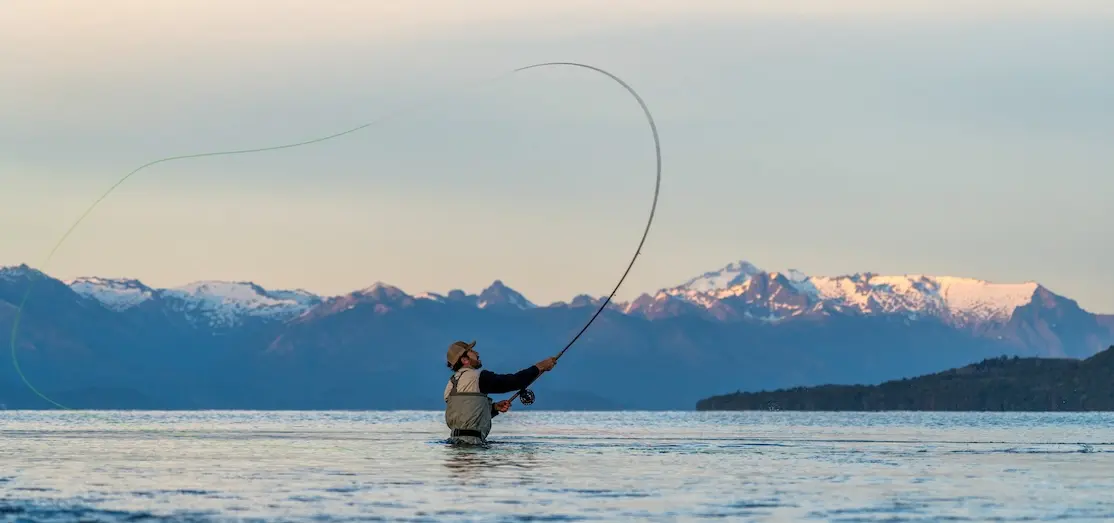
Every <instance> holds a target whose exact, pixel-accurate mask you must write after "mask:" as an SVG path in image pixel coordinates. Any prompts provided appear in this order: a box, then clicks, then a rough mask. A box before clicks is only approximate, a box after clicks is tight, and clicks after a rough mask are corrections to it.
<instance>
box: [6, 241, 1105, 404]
mask: <svg viewBox="0 0 1114 523" xmlns="http://www.w3.org/2000/svg"><path fill="white" fill-rule="evenodd" d="M28 284H33V285H34V287H33V289H34V290H33V295H32V298H31V299H30V300H29V301H28V302H27V309H26V310H25V311H24V313H25V314H24V315H23V316H22V321H21V323H20V328H19V331H18V335H17V336H15V337H14V339H15V345H16V350H15V351H12V353H13V354H18V356H19V365H20V369H21V370H22V371H23V372H24V373H25V374H26V375H28V376H30V377H31V378H30V379H31V380H32V382H33V383H35V386H36V388H38V389H41V390H43V391H47V393H48V394H50V395H52V396H53V395H54V394H55V393H58V394H63V395H64V397H62V398H57V399H61V400H62V403H64V404H67V403H73V404H75V405H78V406H80V407H89V408H94V407H97V406H100V407H106V408H167V407H168V406H172V407H174V408H266V409H269V408H297V409H315V408H437V407H438V406H439V405H440V404H442V403H443V400H442V398H441V392H442V388H443V386H444V382H443V381H442V379H443V377H444V376H443V375H442V374H441V372H443V371H444V365H443V362H442V361H441V360H440V359H441V358H442V357H443V355H444V349H445V346H446V344H447V343H450V342H451V341H452V340H455V339H476V340H479V341H480V343H481V344H482V346H483V349H482V350H483V353H484V356H485V360H488V361H490V362H491V364H490V365H491V367H493V368H497V369H500V371H513V370H515V368H516V366H517V365H527V364H529V362H532V361H537V360H538V359H541V358H542V357H545V356H549V355H551V354H553V352H555V351H556V350H559V349H560V348H561V347H562V346H563V344H564V343H566V341H567V340H569V339H570V337H571V336H573V335H574V334H576V333H577V332H579V330H580V329H581V328H582V326H583V325H584V322H585V321H586V320H587V319H588V318H589V317H591V315H592V314H593V311H592V309H593V308H595V307H598V306H599V304H600V303H602V297H592V296H576V297H573V298H572V299H571V300H570V301H569V302H557V303H551V304H549V305H544V306H539V305H535V304H534V303H532V302H531V301H529V300H528V299H526V298H525V297H524V296H523V295H522V294H521V293H519V292H517V291H514V290H513V289H511V288H510V286H508V285H505V284H504V283H503V282H502V281H498V280H496V281H495V282H493V283H492V284H491V285H489V286H488V287H487V288H485V289H483V290H481V291H480V292H478V293H475V294H473V293H468V292H464V291H462V290H459V289H455V290H451V291H449V292H448V293H444V294H440V293H431V292H426V293H418V294H415V295H410V294H408V293H407V292H405V291H404V290H402V289H400V288H398V287H396V286H393V285H389V284H387V283H383V282H377V283H375V284H373V285H371V286H369V287H366V288H363V289H359V290H356V291H353V292H350V293H347V294H344V295H340V296H331V297H326V296H318V295H314V294H312V293H309V292H306V291H301V290H279V291H275V290H269V289H264V288H262V287H261V286H259V285H256V284H253V283H250V282H221V281H203V282H196V283H191V284H188V285H183V286H180V287H173V288H169V289H159V288H154V287H152V286H150V285H147V284H144V283H142V282H140V281H137V280H131V279H109V278H97V277H86V278H78V279H75V280H72V281H68V282H63V281H60V280H57V279H54V278H52V277H50V276H48V275H45V274H43V273H41V272H39V271H36V270H33V269H30V268H28V267H26V266H21V267H14V268H6V269H0V331H4V332H13V330H12V329H13V326H14V325H15V323H14V322H15V319H16V317H17V315H16V311H17V306H18V304H19V303H20V301H21V299H22V298H23V296H25V295H26V291H27V289H28ZM599 320H600V321H597V322H595V323H594V324H593V326H592V328H591V329H590V330H588V331H587V332H586V333H584V336H582V337H580V338H579V341H578V342H577V346H576V347H575V348H574V349H573V352H572V353H571V354H573V356H571V357H572V358H573V359H572V360H570V363H569V364H568V365H566V364H565V360H562V369H564V370H562V371H560V372H557V373H553V375H552V376H549V377H547V378H546V380H545V382H544V383H542V384H540V385H539V387H546V386H548V384H553V385H554V386H559V387H560V388H561V389H562V390H570V391H576V392H578V393H580V392H586V391H589V390H590V391H591V392H592V393H594V394H596V395H597V396H600V397H606V398H608V399H609V400H611V401H616V402H618V403H621V404H623V405H626V406H628V407H630V408H688V406H690V405H691V403H690V401H695V400H696V399H698V398H700V397H706V396H707V395H709V394H716V393H721V392H730V391H735V390H740V387H743V388H747V389H755V388H759V389H761V388H780V387H788V386H798V385H811V384H821V383H874V382H878V381H880V380H890V379H895V378H901V377H904V376H912V375H920V374H924V373H926V372H936V371H939V370H942V369H945V368H950V367H956V366H961V365H965V364H968V363H971V362H973V361H979V360H981V359H983V358H987V357H995V356H999V355H1020V356H1056V357H1088V356H1090V355H1092V354H1094V353H1096V352H1098V351H1099V350H1102V349H1104V348H1106V347H1108V346H1110V345H1111V344H1112V343H1114V316H1112V315H1098V314H1092V313H1090V312H1087V311H1085V310H1083V309H1081V308H1080V307H1079V306H1078V305H1077V304H1076V303H1075V302H1074V301H1072V300H1070V299H1068V298H1066V297H1062V296H1058V295H1056V294H1054V293H1052V292H1051V291H1049V290H1048V289H1046V288H1044V287H1042V286H1040V285H1039V284H1037V283H1032V282H1027V283H1005V284H999V283H991V282H986V281H982V280H977V279H970V278H959V277H946V276H923V275H904V276H881V275H876V274H872V273H861V274H853V275H845V276H810V275H806V274H802V273H801V272H799V271H764V270H761V269H759V268H758V267H756V266H755V265H754V264H750V263H747V262H738V263H733V264H730V265H727V266H726V267H724V268H723V269H720V270H716V271H708V272H707V273H704V274H702V275H700V276H698V277H696V278H692V279H689V280H687V281H682V282H681V283H680V284H679V285H677V286H675V287H670V288H665V289H661V290H659V291H655V292H654V293H652V294H650V293H646V294H643V295H641V296H639V297H638V298H637V299H634V300H633V301H630V302H628V303H615V302H612V303H611V304H610V305H609V310H608V311H607V312H606V313H605V314H604V315H602V316H601V317H600V318H599ZM5 368H6V369H8V370H7V371H5V370H4V369H5ZM547 376H548V375H547ZM663 381H668V382H669V383H670V387H668V388H667V389H662V388H661V387H660V386H658V384H660V383H662V382H663ZM25 389H26V387H25V386H24V383H23V381H22V378H21V377H20V376H19V375H17V374H16V373H15V372H14V371H13V367H12V366H11V365H8V366H4V365H0V402H4V403H7V404H8V405H22V406H25V407H27V408H42V407H49V404H47V405H44V404H43V402H42V401H41V400H40V399H38V398H37V396H35V395H34V394H33V393H31V392H29V391H26V390H25ZM5 391H6V392H5ZM118 393H119V394H124V396H119V395H117V394H118ZM539 396H540V397H543V398H545V399H541V400H539V403H540V402H542V401H548V400H549V397H548V396H547V394H546V393H545V392H544V389H540V390H539ZM66 398H68V399H66ZM21 408H22V407H21Z"/></svg>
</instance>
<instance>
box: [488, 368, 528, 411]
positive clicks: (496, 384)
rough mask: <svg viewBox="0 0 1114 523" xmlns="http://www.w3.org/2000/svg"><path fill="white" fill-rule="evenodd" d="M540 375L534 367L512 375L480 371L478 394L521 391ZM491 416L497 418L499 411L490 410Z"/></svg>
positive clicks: (493, 408)
mask: <svg viewBox="0 0 1114 523" xmlns="http://www.w3.org/2000/svg"><path fill="white" fill-rule="evenodd" d="M541 373H542V371H541V369H539V368H537V367H536V366H534V365H531V366H529V367H526V368H525V369H522V370H520V371H518V372H516V373H514V374H496V373H494V372H491V371H489V370H481V371H480V383H479V385H480V392H482V393H484V394H504V393H507V392H513V391H518V390H522V389H524V388H526V387H528V386H529V385H530V383H532V382H533V381H534V380H535V379H537V377H538V376H539V375H540V374H541ZM491 415H492V416H493V417H494V416H498V415H499V410H498V409H496V408H495V407H492V408H491Z"/></svg>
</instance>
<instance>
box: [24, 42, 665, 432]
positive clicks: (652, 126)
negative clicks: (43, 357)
mask: <svg viewBox="0 0 1114 523" xmlns="http://www.w3.org/2000/svg"><path fill="white" fill-rule="evenodd" d="M548 66H573V67H581V68H585V69H590V70H593V71H596V72H599V73H602V74H605V75H607V76H609V77H610V78H611V79H613V80H615V81H616V82H618V83H619V84H620V85H622V86H623V87H624V88H626V89H627V91H628V92H630V93H631V94H632V95H633V96H634V97H635V99H636V100H638V103H639V105H641V106H642V110H643V112H645V113H646V117H647V119H648V120H649V121H650V129H651V130H652V131H653V135H654V146H655V150H656V152H657V185H656V186H655V188H654V204H653V207H651V209H650V222H652V221H653V216H654V210H655V209H656V208H657V201H658V189H659V187H660V185H661V147H660V145H659V143H658V131H657V127H656V125H655V124H654V120H653V117H652V116H650V111H649V109H648V108H647V107H646V104H645V103H644V102H643V101H642V98H641V97H640V96H639V95H638V93H636V92H635V91H634V89H632V88H631V87H630V86H629V85H627V84H626V83H625V82H623V81H622V80H620V79H619V78H618V77H616V76H615V75H613V74H611V73H609V72H607V71H604V70H603V69H600V68H598V67H594V66H591V65H586V64H580V63H575V62H546V63H540V64H534V65H528V66H525V67H519V68H517V69H513V70H511V71H508V72H506V73H502V74H500V75H498V76H497V77H495V78H491V79H488V80H483V81H480V82H477V84H480V85H482V84H487V83H490V82H493V81H495V80H497V79H499V78H502V77H504V76H507V75H511V74H515V73H518V72H520V71H525V70H528V69H534V68H538V67H548ZM422 105H423V104H420V103H418V104H413V105H412V106H409V107H404V108H401V109H399V110H397V111H393V112H392V114H388V115H383V116H382V117H380V118H378V119H376V120H374V121H371V122H367V123H364V124H362V125H359V126H356V127H353V128H351V129H348V130H345V131H340V132H337V133H334V134H330V135H328V136H322V137H319V138H313V139H309V140H304V141H300V142H294V143H287V144H281V145H273V146H265V147H255V148H248V149H238V150H225V151H213V152H203V153H195V154H185V155H180V156H171V157H167V158H161V159H158V160H154V161H151V162H148V163H145V164H143V165H141V166H139V167H137V168H136V169H134V170H132V171H131V172H129V173H127V174H126V175H124V176H123V177H122V178H120V179H119V180H117V181H116V183H114V184H113V185H112V186H110V187H109V188H108V190H106V191H105V192H104V193H103V194H101V195H100V197H99V198H97V199H96V200H94V201H93V203H92V204H91V205H89V207H87V208H86V209H85V211H84V212H83V213H82V214H81V215H80V216H79V217H78V218H77V220H76V221H75V222H74V223H73V224H72V225H70V227H69V229H67V230H66V232H65V233H64V234H62V237H61V238H60V239H59V240H58V242H57V243H55V244H54V247H53V248H51V250H50V252H49V253H47V255H46V257H45V259H44V260H43V262H42V263H41V264H40V265H39V267H40V269H39V270H38V271H31V275H32V278H30V281H29V282H28V284H27V289H26V291H25V292H24V294H23V297H22V299H21V300H20V302H19V307H18V308H17V309H16V311H15V317H14V318H13V321H12V330H11V333H10V336H9V347H10V355H11V360H12V366H13V367H14V369H15V371H16V373H17V374H18V375H19V377H20V379H21V380H22V381H23V384H24V385H26V386H27V388H28V389H29V390H30V391H31V392H33V393H35V395H37V396H38V397H40V398H42V399H43V400H45V401H47V402H49V403H51V404H53V405H55V406H56V407H59V408H61V409H65V410H70V409H71V408H70V407H68V406H66V405H63V404H61V403H59V402H57V401H55V400H54V399H52V398H50V397H49V396H47V395H46V394H44V393H43V392H42V391H40V390H38V388H36V387H35V386H34V385H33V384H32V383H31V380H29V379H28V378H27V376H26V375H25V374H24V372H23V369H22V368H21V367H20V364H19V358H18V355H17V350H16V349H17V347H18V343H17V340H18V335H19V331H20V327H22V325H23V316H24V314H25V310H26V306H27V302H28V300H29V299H30V297H31V293H32V288H33V287H34V282H35V278H36V277H37V276H42V277H44V278H45V277H46V276H45V271H46V268H47V265H49V263H50V261H51V259H52V258H53V257H54V254H55V252H56V251H58V249H59V247H61V246H62V244H63V243H64V242H65V241H66V239H67V238H68V237H69V236H70V235H71V234H72V233H73V232H74V230H75V229H76V228H77V226H78V225H79V224H81V223H82V222H83V221H84V220H85V218H86V217H88V216H89V214H90V213H92V212H93V210H94V209H95V208H96V207H97V206H98V205H100V204H101V202H103V201H104V200H105V199H106V198H108V196H109V195H110V194H112V193H113V192H114V191H115V190H116V189H117V188H118V187H119V186H121V185H122V184H124V183H125V182H126V181H127V180H129V179H130V178H132V176H134V175H136V174H138V173H139V172H140V171H143V170H145V169H147V168H149V167H152V166H155V165H158V164H162V163H167V162H174V161H181V160H186V159H198V158H206V157H215V156H230V155H242V154H255V153H260V152H267V151H278V150H284V149H291V148H296V147H303V146H307V145H311V144H318V143H321V142H325V141H328V140H333V139H335V138H339V137H342V136H345V135H348V134H352V133H355V132H356V131H359V130H362V129H365V128H368V127H371V126H372V125H375V124H376V123H379V122H382V121H384V120H386V119H388V118H390V117H392V116H398V115H401V114H405V113H407V112H410V111H413V110H415V109H416V108H417V107H420V106H422ZM650 222H647V223H646V232H644V233H643V235H642V242H640V243H639V244H638V249H636V251H635V257H634V259H637V257H638V254H639V251H641V249H642V244H643V243H644V242H645V241H646V235H647V233H648V232H649V230H650ZM634 259H632V260H631V263H630V265H629V266H628V267H627V271H626V272H625V273H623V277H622V278H620V280H619V284H618V285H616V286H615V290H613V291H612V292H611V296H608V298H607V300H605V301H604V304H603V305H601V306H600V308H599V310H597V311H596V314H595V315H593V316H592V318H591V319H590V320H589V321H588V323H587V324H585V325H584V328H582V329H581V330H580V333H578V334H577V335H576V336H575V337H574V338H573V339H572V341H570V342H569V344H568V345H566V346H565V348H564V349H563V350H561V352H560V354H558V355H557V357H558V358H560V357H561V356H562V355H563V354H564V353H565V351H566V350H568V348H569V347H571V346H572V344H573V343H574V342H576V340H577V338H579V337H580V335H581V334H583V333H584V331H585V330H587V329H588V326H589V325H591V324H592V322H593V321H595V319H596V316H599V314H600V313H601V312H603V309H604V308H605V307H606V306H607V304H608V303H610V301H611V298H612V297H613V296H614V295H615V292H616V291H618V289H619V285H622V283H623V280H624V279H626V276H627V273H629V272H630V269H631V267H632V266H633V265H634ZM36 272H37V273H38V274H36ZM521 393H527V394H528V395H529V398H530V401H531V402H532V401H533V393H532V392H530V391H529V390H526V389H525V388H523V390H522V391H520V394H521ZM515 396H518V394H516V395H515ZM512 399H513V398H512ZM523 399H526V396H523Z"/></svg>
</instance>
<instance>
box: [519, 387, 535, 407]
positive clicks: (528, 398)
mask: <svg viewBox="0 0 1114 523" xmlns="http://www.w3.org/2000/svg"><path fill="white" fill-rule="evenodd" d="M518 402H519V403H521V404H523V405H531V404H533V403H534V391H532V390H530V389H522V390H520V391H518Z"/></svg>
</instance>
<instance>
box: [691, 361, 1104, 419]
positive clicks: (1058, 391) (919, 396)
mask: <svg viewBox="0 0 1114 523" xmlns="http://www.w3.org/2000/svg"><path fill="white" fill-rule="evenodd" d="M1112 376H1114V346H1111V347H1110V348H1109V349H1107V350H1105V351H1103V352H1100V353H1098V354H1096V355H1094V356H1091V357H1090V358H1087V359H1085V360H1078V359H1067V358H1019V357H1017V356H1014V357H1012V358H1009V357H1005V356H1001V357H998V358H993V359H986V360H983V361H981V362H979V363H976V364H973V365H967V366H964V367H960V368H958V369H951V370H947V371H944V372H938V373H935V374H930V375H927V376H920V377H917V378H912V379H901V380H893V381H887V382H885V383H882V384H880V385H874V386H865V385H824V386H820V387H794V388H790V389H781V390H775V391H770V392H765V391H763V392H747V393H743V392H739V393H735V394H727V395H722V396H714V397H711V398H706V399H703V400H700V401H699V402H697V403H696V408H697V410H810V411H827V410H838V411H878V410H937V411H1112V410H1114V380H1112V379H1111V377H1112Z"/></svg>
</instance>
